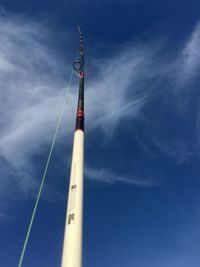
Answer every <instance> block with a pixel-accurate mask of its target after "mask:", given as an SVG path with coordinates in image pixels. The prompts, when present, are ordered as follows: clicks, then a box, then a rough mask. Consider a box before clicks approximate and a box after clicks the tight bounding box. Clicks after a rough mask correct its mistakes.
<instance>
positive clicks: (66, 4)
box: [61, 0, 79, 28]
mask: <svg viewBox="0 0 200 267" xmlns="http://www.w3.org/2000/svg"><path fill="white" fill-rule="evenodd" d="M61 1H62V3H63V5H64V8H65V10H66V11H67V13H68V15H69V16H70V18H71V19H72V21H73V24H74V26H75V27H76V28H77V27H78V26H79V23H78V21H77V19H75V17H74V15H73V14H72V12H71V10H70V8H69V4H68V2H67V1H66V0H61Z"/></svg>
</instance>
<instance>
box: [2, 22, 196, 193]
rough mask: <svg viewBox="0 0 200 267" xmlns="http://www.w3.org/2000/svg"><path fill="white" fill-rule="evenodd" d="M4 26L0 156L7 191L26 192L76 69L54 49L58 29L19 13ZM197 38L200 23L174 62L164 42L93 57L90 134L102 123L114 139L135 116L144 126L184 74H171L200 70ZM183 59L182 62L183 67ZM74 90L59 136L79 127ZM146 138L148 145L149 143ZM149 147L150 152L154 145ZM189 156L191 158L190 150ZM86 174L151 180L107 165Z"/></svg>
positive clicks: (88, 111)
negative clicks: (153, 106) (149, 110)
mask: <svg viewBox="0 0 200 267" xmlns="http://www.w3.org/2000/svg"><path fill="white" fill-rule="evenodd" d="M0 31H1V36H0V40H1V42H0V81H1V91H0V102H1V103H0V107H1V108H0V109H1V110H0V111H1V120H0V126H1V127H0V157H1V159H2V166H3V168H4V169H5V171H4V173H2V176H3V179H2V181H3V182H1V183H2V191H4V190H5V189H6V188H7V187H9V190H10V189H11V188H12V190H14V187H13V184H15V183H16V184H17V186H18V187H19V188H20V190H21V192H23V194H25V195H27V194H30V192H31V191H32V190H33V188H34V187H35V186H36V185H37V181H36V180H35V179H33V178H32V176H33V173H34V171H35V168H36V166H35V165H34V162H32V160H31V159H32V157H33V156H34V155H39V154H40V153H41V151H44V150H45V149H46V147H47V146H48V145H49V144H50V142H51V137H52V135H53V130H54V127H55V124H56V119H57V115H58V112H59V108H60V105H61V103H62V99H63V95H64V90H65V89H64V84H65V81H64V79H63V77H64V76H65V73H66V69H67V70H68V71H69V72H70V68H71V66H70V65H71V64H70V65H69V66H66V63H65V62H63V61H62V60H61V56H60V54H59V52H58V51H55V50H54V49H53V47H52V43H53V42H52V40H53V32H51V31H48V30H47V29H46V28H45V27H44V26H43V25H42V24H40V23H35V22H33V21H30V20H28V19H26V18H19V17H7V18H6V19H5V18H0ZM199 36H200V27H199V24H197V26H196V28H195V30H194V32H193V34H192V35H191V37H190V38H189V40H188V41H187V43H186V45H185V48H184V51H181V52H180V55H178V56H177V58H176V59H174V60H172V61H170V62H169V61H166V59H163V58H162V57H161V56H160V47H161V44H159V43H157V44H156V45H155V44H153V45H152V44H151V43H149V44H145V45H144V44H142V43H135V44H129V45H126V46H125V47H124V48H123V49H121V51H119V52H117V53H116V54H115V55H113V56H112V57H111V58H109V59H104V60H101V61H98V60H96V59H94V60H93V61H91V62H90V63H89V67H88V68H89V69H92V66H94V65H95V67H96V69H97V73H95V78H92V79H90V80H88V81H87V91H86V115H87V124H88V133H89V134H90V133H92V131H93V130H94V129H97V128H99V129H101V130H102V133H103V135H104V136H105V137H106V138H108V139H109V138H111V137H112V136H113V134H114V129H115V128H116V127H118V125H119V123H120V122H122V121H123V120H127V119H129V118H131V119H137V120H139V121H140V122H141V123H142V124H143V123H146V121H148V116H146V115H145V113H144V107H145V108H146V107H147V106H148V105H149V103H151V101H152V99H154V98H155V97H157V96H158V95H159V94H162V93H163V92H165V90H164V89H165V88H166V86H163V85H164V84H165V83H166V79H168V81H169V79H171V80H170V83H171V84H172V85H173V86H172V91H173V89H174V90H175V89H176V86H177V79H178V78H177V79H174V78H172V77H173V72H174V70H176V71H177V73H178V74H180V73H181V72H182V73H187V80H189V79H191V78H192V77H194V73H196V72H198V66H199V63H200V56H199V53H198V49H197V47H198V43H199V40H200V37H199ZM155 47H156V48H155ZM182 62H184V64H183V65H184V66H183V68H180V64H182ZM163 66H165V67H163ZM170 77H171V78H170ZM162 86H163V88H164V89H163V90H162V89H161V88H162ZM182 86H184V85H182ZM72 87H73V86H72ZM170 89H171V88H170ZM75 92H76V90H73V88H72V90H71V92H70V95H69V99H68V105H67V110H66V112H67V114H68V118H67V121H66V119H65V124H66V125H68V127H67V129H66V128H65V129H64V128H62V129H61V131H60V135H59V138H60V141H62V138H63V136H64V135H65V134H66V133H65V131H66V130H67V132H68V134H69V133H70V132H72V130H73V127H74V117H73V114H74V112H75V108H76V94H75ZM97 92H98V97H97ZM175 97H177V96H175ZM158 123H159V122H158ZM158 127H159V126H158ZM145 138H147V139H148V141H147V143H148V142H151V140H149V137H148V135H146V137H145ZM141 142H142V143H144V142H143V140H142V141H141ZM153 143H154V145H155V146H157V147H158V148H159V150H160V151H162V152H163V151H164V153H167V154H168V155H170V153H171V152H167V151H169V150H170V149H171V150H173V151H175V152H176V148H174V147H170V146H169V145H168V146H167V147H166V146H165V143H163V141H162V140H156V138H155V140H154V141H153ZM164 147H166V149H163V148H164ZM145 149H146V150H149V147H148V144H147V145H146V147H145ZM150 153H151V152H150ZM150 153H149V154H150ZM184 153H185V155H187V154H188V151H184ZM8 170H12V173H10V172H9V171H8ZM86 176H88V177H89V178H92V179H95V180H98V181H105V182H112V183H113V182H121V183H122V182H124V183H130V184H133V185H138V186H142V187H143V186H148V185H152V181H151V180H149V181H146V180H145V181H144V180H142V179H141V180H140V179H139V180H137V179H132V178H130V179H129V178H126V176H125V177H124V176H118V175H116V174H113V173H112V170H110V171H108V170H106V169H105V168H104V167H102V168H101V169H100V170H93V169H91V168H86ZM7 177H12V182H10V183H9V184H8V183H6V182H5V181H6V180H7ZM128 177H129V175H128ZM10 181H11V180H10ZM4 197H5V196H4Z"/></svg>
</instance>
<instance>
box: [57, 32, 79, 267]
mask: <svg viewBox="0 0 200 267" xmlns="http://www.w3.org/2000/svg"><path fill="white" fill-rule="evenodd" d="M78 31H79V34H80V51H79V52H80V61H78V62H74V68H75V70H76V71H77V72H78V73H79V76H80V81H79V96H78V106H77V113H76V127H75V133H74V144H73V152H72V162H71V174H70V183H69V193H68V206H67V215H66V222H65V232H64V242H63V254H62V265H61V266H62V267H82V225H83V172H84V48H83V36H82V33H81V31H80V28H79V27H78Z"/></svg>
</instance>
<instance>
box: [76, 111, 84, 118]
mask: <svg viewBox="0 0 200 267" xmlns="http://www.w3.org/2000/svg"><path fill="white" fill-rule="evenodd" d="M76 117H84V112H83V111H78V112H77V113H76Z"/></svg>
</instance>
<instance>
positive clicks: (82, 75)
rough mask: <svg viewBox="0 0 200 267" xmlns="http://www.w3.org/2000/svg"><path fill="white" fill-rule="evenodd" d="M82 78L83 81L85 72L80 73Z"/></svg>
mask: <svg viewBox="0 0 200 267" xmlns="http://www.w3.org/2000/svg"><path fill="white" fill-rule="evenodd" d="M80 78H81V79H83V78H84V72H83V71H81V72H80Z"/></svg>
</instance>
